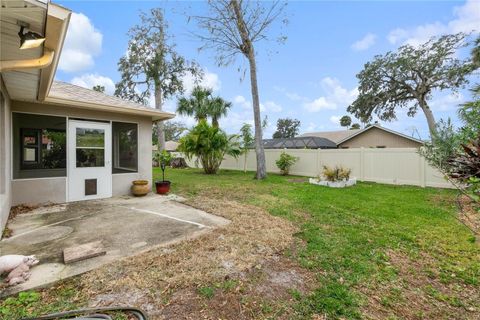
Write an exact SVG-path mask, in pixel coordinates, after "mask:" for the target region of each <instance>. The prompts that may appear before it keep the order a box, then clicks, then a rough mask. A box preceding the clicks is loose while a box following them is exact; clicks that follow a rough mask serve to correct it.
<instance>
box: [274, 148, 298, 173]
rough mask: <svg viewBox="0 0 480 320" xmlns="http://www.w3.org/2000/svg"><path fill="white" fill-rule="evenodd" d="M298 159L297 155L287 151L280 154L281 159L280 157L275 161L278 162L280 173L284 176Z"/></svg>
mask: <svg viewBox="0 0 480 320" xmlns="http://www.w3.org/2000/svg"><path fill="white" fill-rule="evenodd" d="M297 161H298V158H297V157H294V156H292V155H290V154H288V153H286V152H285V151H283V152H282V153H281V154H280V159H278V160H277V161H276V162H275V163H276V164H277V167H278V169H280V173H281V174H282V175H284V176H286V175H288V173H289V172H290V168H291V167H292V166H293V165H294V164H295V163H296V162H297Z"/></svg>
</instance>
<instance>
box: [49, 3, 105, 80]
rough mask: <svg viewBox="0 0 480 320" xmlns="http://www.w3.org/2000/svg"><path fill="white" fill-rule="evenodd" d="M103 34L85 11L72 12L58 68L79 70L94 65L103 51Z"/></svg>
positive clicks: (72, 70) (67, 70) (70, 70)
mask: <svg viewBox="0 0 480 320" xmlns="http://www.w3.org/2000/svg"><path fill="white" fill-rule="evenodd" d="M102 38H103V35H102V34H101V33H100V31H98V30H97V29H95V27H94V26H93V24H92V23H91V21H90V19H89V18H88V17H87V16H86V15H84V14H83V13H75V12H74V13H72V16H71V18H70V25H69V27H68V31H67V36H66V38H65V44H64V46H63V50H62V55H61V57H60V62H59V65H58V68H59V69H60V70H62V71H65V72H77V71H82V70H86V69H89V68H91V67H93V66H94V64H95V62H94V57H96V56H98V55H99V54H100V53H101V51H102Z"/></svg>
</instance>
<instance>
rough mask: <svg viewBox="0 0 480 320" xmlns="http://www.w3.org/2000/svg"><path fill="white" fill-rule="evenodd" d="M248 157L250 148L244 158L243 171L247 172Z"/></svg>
mask: <svg viewBox="0 0 480 320" xmlns="http://www.w3.org/2000/svg"><path fill="white" fill-rule="evenodd" d="M247 158H248V150H247V151H246V152H245V158H244V159H243V173H247Z"/></svg>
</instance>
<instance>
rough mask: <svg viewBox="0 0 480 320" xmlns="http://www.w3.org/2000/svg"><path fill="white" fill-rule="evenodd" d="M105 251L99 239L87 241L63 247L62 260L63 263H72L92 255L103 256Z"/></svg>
mask: <svg viewBox="0 0 480 320" xmlns="http://www.w3.org/2000/svg"><path fill="white" fill-rule="evenodd" d="M106 253H107V252H106V251H105V249H104V248H103V246H102V242H101V241H95V242H89V243H85V244H82V245H79V246H75V247H69V248H65V249H63V261H64V262H65V264H68V263H73V262H77V261H81V260H85V259H90V258H93V257H98V256H103V255H104V254H106Z"/></svg>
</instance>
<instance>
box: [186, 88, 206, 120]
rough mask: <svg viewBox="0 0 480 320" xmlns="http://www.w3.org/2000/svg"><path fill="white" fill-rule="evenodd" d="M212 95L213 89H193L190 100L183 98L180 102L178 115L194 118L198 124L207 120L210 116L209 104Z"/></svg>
mask: <svg viewBox="0 0 480 320" xmlns="http://www.w3.org/2000/svg"><path fill="white" fill-rule="evenodd" d="M211 95H212V90H211V89H208V88H202V87H199V86H196V87H195V88H193V91H192V93H191V94H190V98H185V97H182V98H180V99H179V100H178V103H177V112H178V114H180V115H184V116H190V117H194V118H195V120H197V121H198V122H200V121H201V120H206V119H207V116H208V113H207V111H208V103H209V100H210V97H211Z"/></svg>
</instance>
